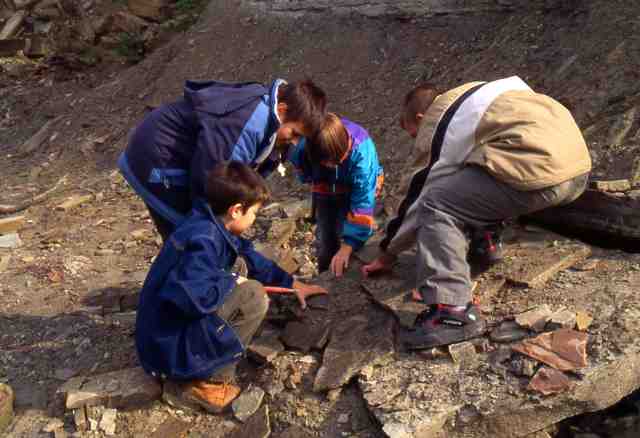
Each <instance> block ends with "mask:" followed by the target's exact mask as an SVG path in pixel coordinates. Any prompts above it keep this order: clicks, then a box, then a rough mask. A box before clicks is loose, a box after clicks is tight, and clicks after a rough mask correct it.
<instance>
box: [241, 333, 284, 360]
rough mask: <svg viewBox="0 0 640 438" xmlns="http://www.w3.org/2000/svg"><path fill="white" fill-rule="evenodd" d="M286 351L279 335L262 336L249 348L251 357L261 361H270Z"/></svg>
mask: <svg viewBox="0 0 640 438" xmlns="http://www.w3.org/2000/svg"><path fill="white" fill-rule="evenodd" d="M283 351H284V345H282V342H280V340H278V336H277V335H269V336H260V337H259V338H256V339H254V340H253V341H252V342H251V345H249V348H248V349H247V354H248V355H249V357H250V358H251V359H253V360H255V361H257V362H259V363H269V362H271V361H273V360H274V359H275V358H276V357H278V354H280V353H282V352H283Z"/></svg>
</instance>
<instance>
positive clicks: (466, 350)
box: [449, 342, 478, 369]
mask: <svg viewBox="0 0 640 438" xmlns="http://www.w3.org/2000/svg"><path fill="white" fill-rule="evenodd" d="M449 354H450V355H451V359H453V362H454V363H457V364H458V365H460V368H463V369H466V368H472V367H473V366H474V365H476V364H477V362H478V355H477V354H476V347H474V345H473V344H472V343H471V342H460V343H458V344H451V345H449Z"/></svg>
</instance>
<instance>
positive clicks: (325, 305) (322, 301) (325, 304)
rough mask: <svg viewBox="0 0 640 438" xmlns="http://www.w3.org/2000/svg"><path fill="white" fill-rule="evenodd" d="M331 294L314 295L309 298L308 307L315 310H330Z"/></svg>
mask: <svg viewBox="0 0 640 438" xmlns="http://www.w3.org/2000/svg"><path fill="white" fill-rule="evenodd" d="M329 302H330V299H329V294H322V295H314V296H312V297H309V298H307V307H308V308H309V309H315V310H329Z"/></svg>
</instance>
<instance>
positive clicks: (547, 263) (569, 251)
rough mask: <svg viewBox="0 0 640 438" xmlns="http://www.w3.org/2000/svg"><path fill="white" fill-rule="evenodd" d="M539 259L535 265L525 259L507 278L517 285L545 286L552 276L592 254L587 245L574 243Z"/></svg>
mask: <svg viewBox="0 0 640 438" xmlns="http://www.w3.org/2000/svg"><path fill="white" fill-rule="evenodd" d="M541 255H543V257H542V258H540V259H537V260H536V262H535V264H534V265H531V264H530V262H529V261H525V263H523V264H522V265H520V266H518V265H516V266H515V267H514V269H513V268H512V270H511V271H510V272H509V273H508V277H507V279H508V280H509V282H511V283H513V284H514V285H516V286H523V287H529V288H538V287H541V286H543V285H544V284H545V283H546V282H547V281H548V280H549V279H550V278H551V277H553V276H554V275H556V274H557V273H558V272H560V271H562V270H564V269H567V268H570V267H571V266H573V265H575V264H576V263H578V262H580V261H582V260H584V259H586V258H587V257H589V256H590V255H591V248H589V247H588V246H585V245H572V246H571V247H567V248H563V250H562V251H561V252H556V253H552V254H549V255H548V256H546V255H545V254H541Z"/></svg>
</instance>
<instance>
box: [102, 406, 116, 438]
mask: <svg viewBox="0 0 640 438" xmlns="http://www.w3.org/2000/svg"><path fill="white" fill-rule="evenodd" d="M117 418H118V411H117V410H115V409H105V410H104V412H103V413H102V419H101V420H100V429H101V430H102V431H103V432H104V433H105V435H108V436H112V435H115V434H116V420H117Z"/></svg>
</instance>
